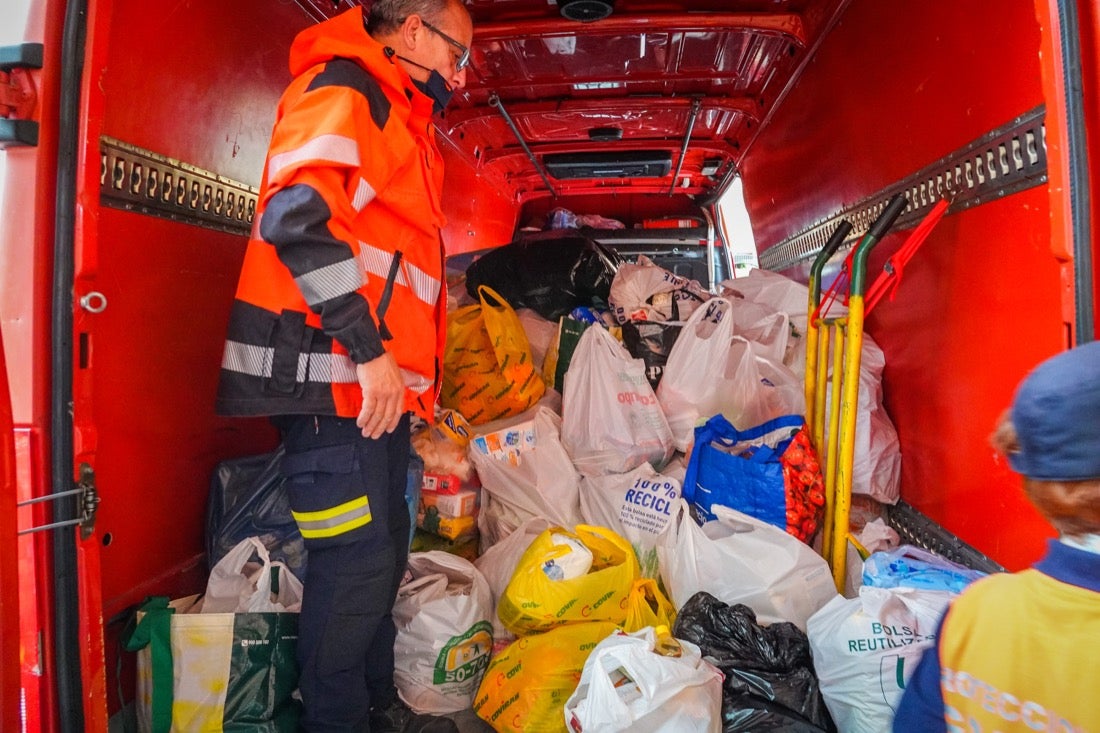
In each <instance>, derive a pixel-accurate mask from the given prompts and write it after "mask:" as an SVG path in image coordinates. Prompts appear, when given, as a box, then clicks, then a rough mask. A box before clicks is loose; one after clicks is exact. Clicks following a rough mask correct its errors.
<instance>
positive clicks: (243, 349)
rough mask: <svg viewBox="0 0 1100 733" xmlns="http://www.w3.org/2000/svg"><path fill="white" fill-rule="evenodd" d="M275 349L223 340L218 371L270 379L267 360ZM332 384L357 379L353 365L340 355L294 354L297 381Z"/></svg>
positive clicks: (347, 382) (269, 361) (350, 382)
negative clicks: (223, 344)
mask: <svg viewBox="0 0 1100 733" xmlns="http://www.w3.org/2000/svg"><path fill="white" fill-rule="evenodd" d="M274 356H275V349H273V348H272V347H270V346H254V345H252V344H242V343H241V342H240V341H226V342H225V352H224V353H223V354H222V369H225V370H227V371H231V372H238V373H240V374H247V375H249V376H251V377H265V378H267V377H270V376H271V361H272V359H273V358H274ZM307 376H308V377H309V381H311V382H325V383H333V384H355V383H356V382H358V381H359V379H358V378H357V377H356V375H355V364H354V362H352V360H351V359H350V358H349V357H347V356H345V355H343V354H319V353H312V354H298V373H297V377H296V379H297V381H299V382H304V381H306V377H307Z"/></svg>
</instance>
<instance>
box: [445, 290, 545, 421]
mask: <svg viewBox="0 0 1100 733" xmlns="http://www.w3.org/2000/svg"><path fill="white" fill-rule="evenodd" d="M478 297H479V298H480V300H481V303H480V304H479V305H468V306H465V307H463V308H458V309H456V310H455V311H454V312H452V313H450V314H449V315H448V317H447V346H446V347H445V349H444V351H443V390H442V392H441V394H440V402H442V404H443V406H444V407H448V408H451V409H453V410H458V412H459V413H461V414H462V416H463V417H465V418H466V420H467V421H468V422H470V423H471V424H473V425H480V424H481V423H486V422H489V421H491V420H498V419H500V418H502V417H508V416H510V415H515V414H518V413H520V412H523V411H524V410H526V409H528V408H530V407H532V406H533V405H534V404H535V403H536V402H538V401H539V399H540V398H541V397H542V395H543V392H545V391H546V385H545V384H544V383H543V381H542V376H541V375H540V374H539V372H538V370H537V369H536V368H535V360H534V357H533V356H532V355H531V346H530V344H528V342H527V334H526V333H524V331H523V325H522V324H520V322H519V317H518V316H517V315H516V312H515V311H514V310H512V307H511V306H510V305H508V302H507V301H505V300H504V298H502V297H500V295H498V294H497V293H496V292H495V291H493V290H492V289H491V288H489V287H486V286H485V285H482V286H481V287H479V288H478Z"/></svg>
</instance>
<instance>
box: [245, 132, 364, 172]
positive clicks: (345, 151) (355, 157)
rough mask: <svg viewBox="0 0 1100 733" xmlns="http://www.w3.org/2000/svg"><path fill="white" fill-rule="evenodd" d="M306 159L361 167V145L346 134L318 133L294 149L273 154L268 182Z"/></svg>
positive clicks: (269, 164)
mask: <svg viewBox="0 0 1100 733" xmlns="http://www.w3.org/2000/svg"><path fill="white" fill-rule="evenodd" d="M304 160H315V161H319V162H324V163H343V164H345V165H350V166H355V167H359V145H358V143H356V142H355V140H354V139H353V138H350V137H345V136H344V135H318V136H317V137H315V138H313V139H312V140H310V141H309V142H307V143H306V144H304V145H301V146H299V147H297V148H295V149H293V150H287V151H285V152H282V153H277V154H276V155H273V156H271V159H270V160H269V161H268V162H267V182H268V183H269V184H270V183H271V182H272V181H274V180H275V179H276V178H278V177H279V174H280V173H282V172H283V170H284V169H286V168H288V167H290V166H292V165H295V164H296V163H301V162H302V161H304Z"/></svg>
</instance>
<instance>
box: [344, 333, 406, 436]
mask: <svg viewBox="0 0 1100 733" xmlns="http://www.w3.org/2000/svg"><path fill="white" fill-rule="evenodd" d="M355 374H356V376H358V377H359V386H361V387H362V388H363V407H362V409H361V410H359V417H358V419H356V421H355V424H356V425H358V426H359V427H360V428H361V429H362V430H363V437H364V438H380V437H382V434H383V433H392V432H393V431H394V429H395V428H396V427H397V423H398V422H399V421H400V420H401V416H402V415H403V414H404V413H405V384H404V382H403V381H402V379H401V370H399V369H398V368H397V360H396V359H394V358H393V355H392V354H390V353H388V352H387V353H384V354H382V356H379V357H378V358H377V359H372V360H371V361H368V362H367V363H365V364H356V365H355Z"/></svg>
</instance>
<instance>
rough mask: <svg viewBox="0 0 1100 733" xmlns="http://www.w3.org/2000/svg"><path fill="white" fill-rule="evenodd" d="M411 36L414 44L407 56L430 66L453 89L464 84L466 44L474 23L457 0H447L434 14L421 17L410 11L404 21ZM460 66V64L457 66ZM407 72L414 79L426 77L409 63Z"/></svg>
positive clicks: (426, 75) (466, 56)
mask: <svg viewBox="0 0 1100 733" xmlns="http://www.w3.org/2000/svg"><path fill="white" fill-rule="evenodd" d="M405 22H406V23H407V24H411V25H410V26H409V29H410V31H411V32H412V34H413V37H414V39H415V48H414V49H413V50H412V51H410V53H409V58H410V59H411V60H412V61H415V62H416V63H418V64H421V65H422V66H425V67H427V68H428V69H434V70H435V71H437V72H439V75H440V76H442V77H443V79H444V80H445V81H446V82H447V83H448V84H449V85H450V86H451V88H453V89H461V88H462V87H464V86H466V67H465V66H464V65H463V64H462V62H463V60H466V61H467V62H468V60H469V48H470V44H471V43H472V42H473V36H474V27H473V23H472V22H471V21H470V16H469V14H468V13H467V12H466V9H465V8H464V7H463V6H462V5H460V4H458V3H450V4H448V5H447V10H446V11H445V12H444V13H443V14H441V15H440V16H439V17H437V18H421V17H420V16H417V15H411V16H409V18H408V19H406V21H405ZM459 66H462V68H459ZM409 75H410V76H412V77H413V78H414V79H417V80H418V81H427V79H428V75H429V72H428V71H426V70H425V69H421V68H417V67H413V68H412V69H410V70H409Z"/></svg>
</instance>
